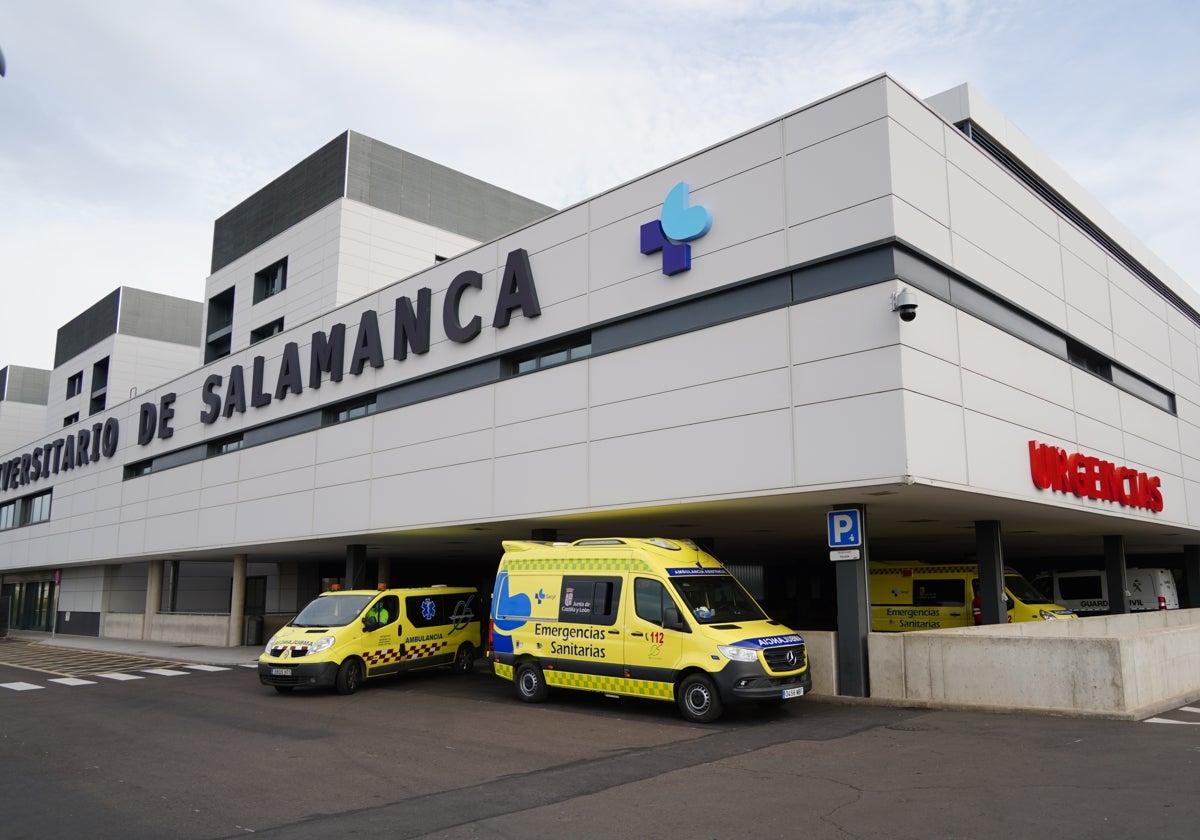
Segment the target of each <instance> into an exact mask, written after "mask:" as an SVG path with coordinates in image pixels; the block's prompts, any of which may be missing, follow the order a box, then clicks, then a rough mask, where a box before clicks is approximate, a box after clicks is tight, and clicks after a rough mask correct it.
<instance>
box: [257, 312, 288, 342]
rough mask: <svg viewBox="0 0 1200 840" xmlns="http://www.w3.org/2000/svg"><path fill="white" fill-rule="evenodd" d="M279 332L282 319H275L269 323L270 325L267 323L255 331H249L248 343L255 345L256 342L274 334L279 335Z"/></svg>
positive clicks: (281, 329) (281, 327) (281, 328)
mask: <svg viewBox="0 0 1200 840" xmlns="http://www.w3.org/2000/svg"><path fill="white" fill-rule="evenodd" d="M281 332H283V319H282V318H276V319H275V320H274V321H271V322H270V323H267V324H263V325H262V326H261V327H259V328H258V329H256V330H251V331H250V343H251V344H257V343H258V342H260V341H262V340H263V339H264V338H270V337H271V336H273V335H275V334H276V333H281Z"/></svg>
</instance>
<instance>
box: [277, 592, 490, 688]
mask: <svg viewBox="0 0 1200 840" xmlns="http://www.w3.org/2000/svg"><path fill="white" fill-rule="evenodd" d="M478 606H479V593H478V592H477V591H476V590H474V589H469V588H461V587H449V586H431V587H426V588H422V589H386V588H380V589H378V590H370V589H347V590H343V591H332V592H324V593H322V594H321V595H319V596H317V598H316V599H315V600H314V601H312V602H311V603H310V604H309V605H308V606H306V607H305V608H304V609H303V610H301V611H300V614H299V615H297V616H296V617H295V618H293V619H292V620H291V622H290V623H289V624H287V625H286V626H284V627H283V628H282V629H281V630H280V631H279V632H278V633H276V634H275V635H274V636H272V637H271V641H269V642H267V647H266V649H265V650H264V651H263V653H262V655H261V656H259V658H258V678H259V680H260V681H261V682H262V684H263V685H271V686H274V687H275V690H276V691H278V692H280V693H284V692H288V691H291V690H292V689H293V688H296V687H298V686H306V687H317V686H330V685H331V686H333V687H334V688H336V689H337V691H338V693H339V694H353V693H354V692H355V691H357V690H358V689H359V687H360V686H362V684H363V681H364V680H365V679H369V678H371V677H380V676H383V675H385V674H398V673H400V672H402V671H414V670H417V669H421V668H433V667H436V666H439V665H449V666H451V667H453V668H454V669H456V670H458V671H462V672H464V673H465V672H467V671H470V670H471V669H472V668H473V667H474V664H475V659H476V658H477V657H478V656H479V653H480V651H482V646H481V637H480V617H479V615H478V612H479V609H478Z"/></svg>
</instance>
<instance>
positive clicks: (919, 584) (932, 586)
mask: <svg viewBox="0 0 1200 840" xmlns="http://www.w3.org/2000/svg"><path fill="white" fill-rule="evenodd" d="M966 591H967V585H966V582H965V581H963V579H962V578H941V579H937V578H930V579H927V580H920V579H914V580H913V605H914V606H918V607H961V606H963V605H964V604H966Z"/></svg>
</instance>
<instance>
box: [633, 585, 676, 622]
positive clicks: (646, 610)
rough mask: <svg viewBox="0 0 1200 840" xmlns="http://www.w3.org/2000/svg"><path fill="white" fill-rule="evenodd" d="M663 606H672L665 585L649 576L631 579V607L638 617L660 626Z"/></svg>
mask: <svg viewBox="0 0 1200 840" xmlns="http://www.w3.org/2000/svg"><path fill="white" fill-rule="evenodd" d="M664 606H674V602H673V601H671V600H670V596H668V595H667V588H666V587H665V586H663V585H662V584H661V583H660V582H658V581H657V580H652V579H651V578H636V579H635V580H634V581H633V609H634V612H636V613H637V617H638V618H640V619H642V620H644V621H649V622H650V623H651V624H657V625H658V626H659V627H662V620H663V607H664Z"/></svg>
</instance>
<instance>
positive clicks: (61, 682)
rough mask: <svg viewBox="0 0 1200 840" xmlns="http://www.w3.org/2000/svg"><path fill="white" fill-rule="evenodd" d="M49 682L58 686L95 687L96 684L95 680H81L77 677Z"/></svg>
mask: <svg viewBox="0 0 1200 840" xmlns="http://www.w3.org/2000/svg"><path fill="white" fill-rule="evenodd" d="M50 682H52V683H58V684H59V685H95V684H96V681H95V680H81V679H79V678H78V677H57V678H55V679H52V680H50Z"/></svg>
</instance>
